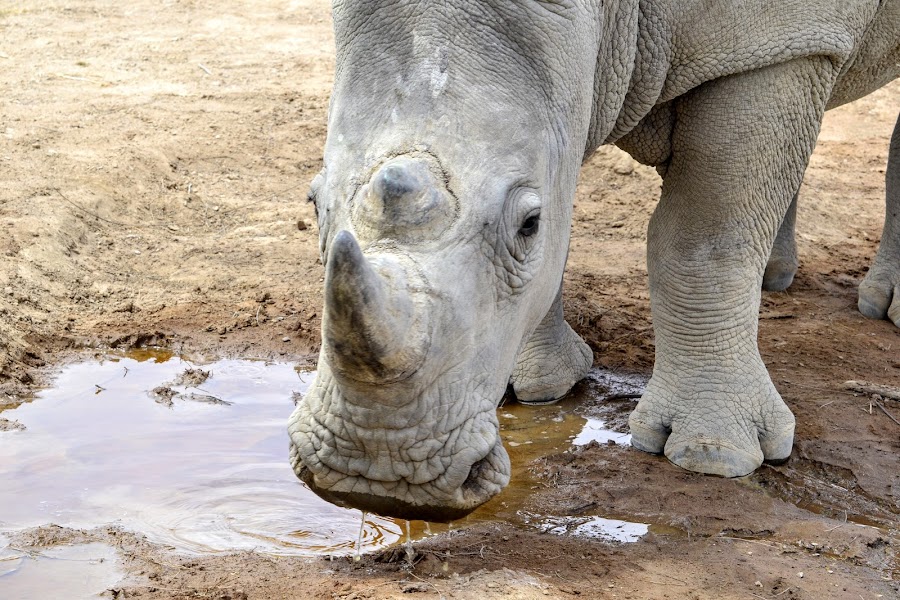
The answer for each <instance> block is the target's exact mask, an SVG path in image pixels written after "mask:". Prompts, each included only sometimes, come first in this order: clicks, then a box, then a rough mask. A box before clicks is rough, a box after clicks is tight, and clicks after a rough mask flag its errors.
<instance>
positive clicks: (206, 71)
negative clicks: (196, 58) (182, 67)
mask: <svg viewBox="0 0 900 600" xmlns="http://www.w3.org/2000/svg"><path fill="white" fill-rule="evenodd" d="M197 66H198V67H200V68H201V69H203V72H204V73H206V74H207V75H212V71H210V70H209V69H207V68H206V67H205V66H204V65H203V63H197Z"/></svg>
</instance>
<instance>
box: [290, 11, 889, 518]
mask: <svg viewBox="0 0 900 600" xmlns="http://www.w3.org/2000/svg"><path fill="white" fill-rule="evenodd" d="M334 21H335V40H336V46H337V54H336V70H335V84H334V92H333V96H332V100H331V106H330V111H329V121H328V139H327V141H326V147H325V160H324V163H325V167H324V169H323V171H322V172H321V173H320V175H319V176H317V177H316V180H315V181H314V182H313V185H312V188H311V192H310V199H311V200H312V201H313V202H315V206H316V211H317V215H318V221H319V231H320V249H321V252H322V261H323V263H324V264H325V270H326V277H325V308H324V312H323V340H322V350H321V354H320V357H319V370H318V375H317V377H316V380H315V382H314V383H313V385H312V387H311V388H310V391H309V392H308V394H307V396H306V397H305V398H304V400H303V402H301V403H300V404H299V405H298V406H297V409H296V411H295V412H294V414H293V415H292V416H291V418H290V422H289V433H290V438H291V462H292V465H293V467H294V470H295V472H296V473H297V475H298V476H299V477H300V478H301V479H302V480H303V481H304V482H306V484H307V485H308V486H309V487H310V488H311V489H312V490H313V491H315V492H316V493H318V494H319V495H321V496H322V497H324V498H326V499H328V500H330V501H332V502H335V503H338V504H342V505H346V506H353V507H356V508H360V509H363V510H372V511H375V512H379V513H380V514H384V515H389V516H396V517H401V518H422V519H428V520H433V521H444V520H450V519H455V518H458V517H460V516H463V515H465V514H466V513H468V512H470V511H471V510H473V509H474V508H475V507H477V506H479V505H480V504H482V503H484V502H486V501H487V500H489V499H490V498H491V497H493V496H494V495H496V494H497V493H499V491H500V490H501V489H502V488H503V487H504V486H505V485H506V484H507V483H508V481H509V473H510V467H509V458H508V456H507V454H506V451H505V450H504V449H503V445H502V443H501V440H500V438H499V425H498V422H497V417H496V414H495V409H496V406H497V404H498V402H499V401H500V399H501V398H502V396H503V394H504V392H505V390H506V389H507V387H508V386H510V385H511V386H512V388H513V390H514V392H515V394H516V396H517V397H518V398H519V399H520V400H521V401H525V402H542V401H552V400H554V399H557V398H559V397H561V396H562V395H563V394H565V393H566V391H568V390H569V388H571V386H572V385H573V384H574V383H575V382H576V381H578V380H579V379H581V378H582V377H583V376H584V375H585V373H586V372H587V370H588V369H589V368H590V366H591V363H592V355H591V352H590V349H589V348H588V347H587V346H586V345H585V344H584V342H583V341H582V340H581V339H580V338H579V337H578V336H577V335H576V334H575V333H574V332H573V331H572V329H571V328H570V327H569V326H568V324H566V322H565V319H564V316H563V313H562V302H561V283H560V282H561V281H562V274H563V270H564V267H565V261H566V256H567V248H568V241H569V228H570V223H571V216H572V200H573V198H574V192H575V184H576V181H577V177H578V169H579V167H580V165H581V163H582V161H583V160H584V159H585V157H587V156H589V155H590V154H591V153H592V152H593V151H594V150H595V149H596V148H597V147H599V146H600V145H602V144H617V145H618V146H620V147H621V148H623V149H624V150H626V151H627V152H629V153H630V154H631V155H632V156H633V157H634V158H635V159H637V160H638V161H640V162H642V163H644V164H648V165H653V166H656V167H657V169H658V171H659V172H660V174H661V175H662V176H663V187H662V194H661V198H660V202H659V205H658V207H657V209H656V211H655V213H654V215H653V217H652V219H651V222H650V226H649V231H648V249H647V257H648V270H649V276H650V296H651V308H652V312H653V326H654V332H655V336H656V349H657V355H656V363H655V366H654V371H653V376H652V378H651V380H650V382H649V385H648V387H647V391H646V393H645V394H644V396H643V397H642V399H641V401H640V402H639V404H638V406H637V408H636V409H635V411H634V413H633V414H632V416H631V419H630V426H631V430H632V434H633V445H634V446H635V447H637V448H639V449H641V450H645V451H648V452H655V453H665V455H666V456H667V457H668V458H669V459H670V460H671V461H672V462H674V463H675V464H678V465H680V466H682V467H684V468H686V469H690V470H693V471H698V472H702V473H709V474H715V475H722V476H728V477H732V476H740V475H745V474H747V473H750V472H751V471H753V470H754V469H755V468H757V467H758V466H759V465H760V464H761V463H762V462H763V460H771V461H780V460H785V459H786V458H787V457H788V456H789V455H790V452H791V444H792V440H793V431H794V418H793V415H792V414H791V412H790V410H789V409H788V408H787V406H786V405H785V404H784V402H783V401H782V399H781V397H780V396H779V394H778V392H777V391H776V390H775V387H774V386H773V384H772V382H771V379H770V378H769V375H768V373H767V371H766V368H765V365H764V364H763V362H762V359H761V358H760V355H759V350H758V347H757V339H756V338H757V327H758V308H759V302H760V294H761V289H762V288H763V287H765V288H766V289H784V288H786V287H787V286H788V285H790V282H791V280H792V279H793V276H794V272H795V271H796V268H797V258H796V244H795V243H794V238H793V225H794V220H795V215H796V194H797V190H798V189H799V187H800V182H801V179H802V175H803V171H804V169H805V167H806V164H807V161H808V160H809V156H810V154H811V152H812V150H813V147H814V145H815V140H816V136H817V134H818V131H819V125H820V123H821V119H822V115H823V113H824V111H825V110H826V109H827V108H831V107H833V106H837V105H840V104H842V103H845V102H849V101H851V100H853V99H855V98H858V97H861V96H863V95H865V94H867V93H869V92H871V91H873V90H875V89H877V88H878V87H880V86H882V85H884V84H886V83H888V82H889V81H891V80H893V79H895V78H897V77H898V76H900V0H887V1H886V2H877V1H861V0H851V1H849V2H848V1H838V0H813V1H811V2H810V1H806V2H790V1H789V2H783V3H770V2H762V1H761V0H757V1H736V0H735V1H726V2H716V3H709V2H702V1H700V0H682V1H680V2H677V1H675V0H669V1H661V2H659V1H657V2H640V1H635V0H630V1H620V2H617V1H606V2H600V1H599V0H557V1H550V0H546V1H538V0H485V1H484V2H462V1H453V0H449V1H446V2H436V1H411V0H410V1H403V2H395V1H388V0H365V1H364V0H344V1H337V0H336V1H335V2H334ZM887 177H888V196H887V209H888V218H887V219H886V222H885V230H884V235H883V238H882V244H881V247H880V249H879V251H878V255H877V257H876V259H875V263H874V265H873V267H872V269H871V270H870V271H869V274H868V276H867V277H866V280H865V282H864V283H863V284H862V285H861V286H860V310H861V311H862V312H863V313H864V314H866V315H867V316H871V317H873V318H885V317H887V318H890V319H892V320H893V321H894V323H895V324H900V220H898V218H897V215H898V212H900V133H897V132H895V134H894V138H893V141H892V146H891V153H890V161H889V166H888V175H887Z"/></svg>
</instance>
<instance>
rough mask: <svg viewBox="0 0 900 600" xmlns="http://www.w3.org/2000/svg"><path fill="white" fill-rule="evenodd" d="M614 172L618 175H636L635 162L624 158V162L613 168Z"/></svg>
mask: <svg viewBox="0 0 900 600" xmlns="http://www.w3.org/2000/svg"><path fill="white" fill-rule="evenodd" d="M613 171H614V172H615V173H616V174H617V175H631V174H632V173H634V160H632V159H631V158H630V157H628V156H624V157H622V160H620V161H619V162H618V163H616V165H615V166H614V167H613Z"/></svg>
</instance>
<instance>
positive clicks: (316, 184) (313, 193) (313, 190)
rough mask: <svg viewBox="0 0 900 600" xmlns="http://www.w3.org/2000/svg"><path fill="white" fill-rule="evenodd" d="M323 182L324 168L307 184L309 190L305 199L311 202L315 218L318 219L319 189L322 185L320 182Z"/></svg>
mask: <svg viewBox="0 0 900 600" xmlns="http://www.w3.org/2000/svg"><path fill="white" fill-rule="evenodd" d="M324 182H325V169H322V170H321V171H320V172H319V173H318V174H317V175H316V176H315V177H314V178H313V180H312V183H310V184H309V192H307V194H306V201H307V202H312V205H313V208H314V209H315V211H316V220H318V219H319V189H320V188H321V187H322V184H323V183H324Z"/></svg>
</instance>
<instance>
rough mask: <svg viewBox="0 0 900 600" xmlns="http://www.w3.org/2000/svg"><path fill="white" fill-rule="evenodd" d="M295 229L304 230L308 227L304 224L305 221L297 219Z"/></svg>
mask: <svg viewBox="0 0 900 600" xmlns="http://www.w3.org/2000/svg"><path fill="white" fill-rule="evenodd" d="M297 229H299V230H300V231H306V230H307V229H309V225H307V224H306V221H304V220H303V219H300V220H299V221H297Z"/></svg>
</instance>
